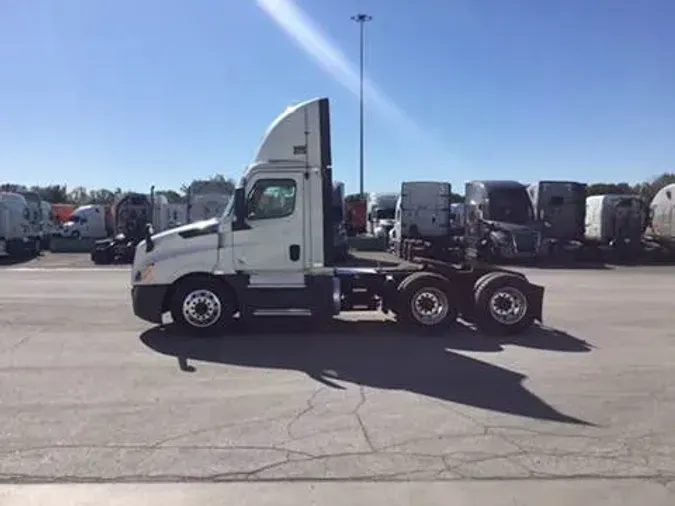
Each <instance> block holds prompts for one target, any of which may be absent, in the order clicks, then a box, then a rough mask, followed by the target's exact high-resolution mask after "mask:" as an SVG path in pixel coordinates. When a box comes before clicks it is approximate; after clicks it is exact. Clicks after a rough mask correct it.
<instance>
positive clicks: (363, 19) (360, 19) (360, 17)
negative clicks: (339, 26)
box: [352, 14, 373, 198]
mask: <svg viewBox="0 0 675 506" xmlns="http://www.w3.org/2000/svg"><path fill="white" fill-rule="evenodd" d="M372 19H373V18H372V16H369V15H368V14H357V15H355V16H352V21H356V22H357V23H358V24H359V32H360V59H359V71H360V72H359V194H360V195H361V198H363V195H364V193H363V59H364V58H363V57H364V46H363V28H364V25H365V24H366V23H367V22H368V21H371V20H372Z"/></svg>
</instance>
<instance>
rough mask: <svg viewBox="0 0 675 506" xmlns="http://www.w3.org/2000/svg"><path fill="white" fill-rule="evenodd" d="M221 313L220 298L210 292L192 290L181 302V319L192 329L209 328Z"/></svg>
mask: <svg viewBox="0 0 675 506" xmlns="http://www.w3.org/2000/svg"><path fill="white" fill-rule="evenodd" d="M222 312H223V307H222V304H221V302H220V298H219V297H218V296H217V295H216V294H215V293H213V292H212V291H210V290H194V291H192V292H190V293H189V294H188V295H187V296H186V297H185V299H184V300H183V318H185V321H186V322H188V323H189V324H190V325H192V326H193V327H199V328H205V327H210V326H211V325H213V324H214V323H216V322H217V321H218V319H219V318H220V315H221V314H222Z"/></svg>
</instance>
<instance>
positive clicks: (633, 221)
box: [585, 194, 650, 258]
mask: <svg viewBox="0 0 675 506" xmlns="http://www.w3.org/2000/svg"><path fill="white" fill-rule="evenodd" d="M649 216H650V210H649V206H648V205H647V203H646V202H645V201H644V199H642V197H640V196H638V195H618V194H615V195H592V196H590V197H587V198H586V226H585V237H586V242H587V243H589V244H591V245H594V246H596V247H598V248H599V250H600V251H602V250H606V249H608V248H609V249H610V250H611V251H613V252H614V253H615V254H616V255H617V256H619V257H621V258H635V257H637V256H638V255H639V254H640V253H641V252H642V239H643V235H644V233H645V230H646V229H647V225H648V224H649Z"/></svg>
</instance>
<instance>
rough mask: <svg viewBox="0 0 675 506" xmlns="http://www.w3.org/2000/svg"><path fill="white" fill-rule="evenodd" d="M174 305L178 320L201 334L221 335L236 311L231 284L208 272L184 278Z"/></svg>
mask: <svg viewBox="0 0 675 506" xmlns="http://www.w3.org/2000/svg"><path fill="white" fill-rule="evenodd" d="M170 309H171V317H172V318H173V321H174V323H175V324H176V325H178V326H179V327H180V328H181V329H182V330H184V331H186V332H188V333H190V334H192V335H197V336H213V335H217V334H218V333H219V332H220V331H222V330H223V329H224V328H225V327H226V326H227V324H228V323H230V322H231V321H232V320H233V317H234V314H235V311H236V309H235V301H234V297H233V295H232V292H231V291H230V290H229V288H228V287H227V286H226V285H224V284H223V283H221V282H220V281H218V280H217V279H214V278H210V277H207V276H203V277H202V276H199V277H193V278H188V279H185V280H184V281H181V282H180V283H179V285H178V286H177V287H176V290H175V292H174V293H173V297H172V298H171V308H170Z"/></svg>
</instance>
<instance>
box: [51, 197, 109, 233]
mask: <svg viewBox="0 0 675 506" xmlns="http://www.w3.org/2000/svg"><path fill="white" fill-rule="evenodd" d="M59 232H60V235H61V236H63V237H69V238H73V239H79V238H93V239H101V238H103V237H108V235H109V234H110V233H111V232H112V223H110V218H109V214H108V213H107V211H106V206H104V205H102V204H87V205H85V206H79V207H78V208H76V209H75V210H74V211H73V213H72V214H71V215H70V217H69V218H68V221H66V222H65V223H64V224H63V225H62V226H61V227H60V231H59Z"/></svg>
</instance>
